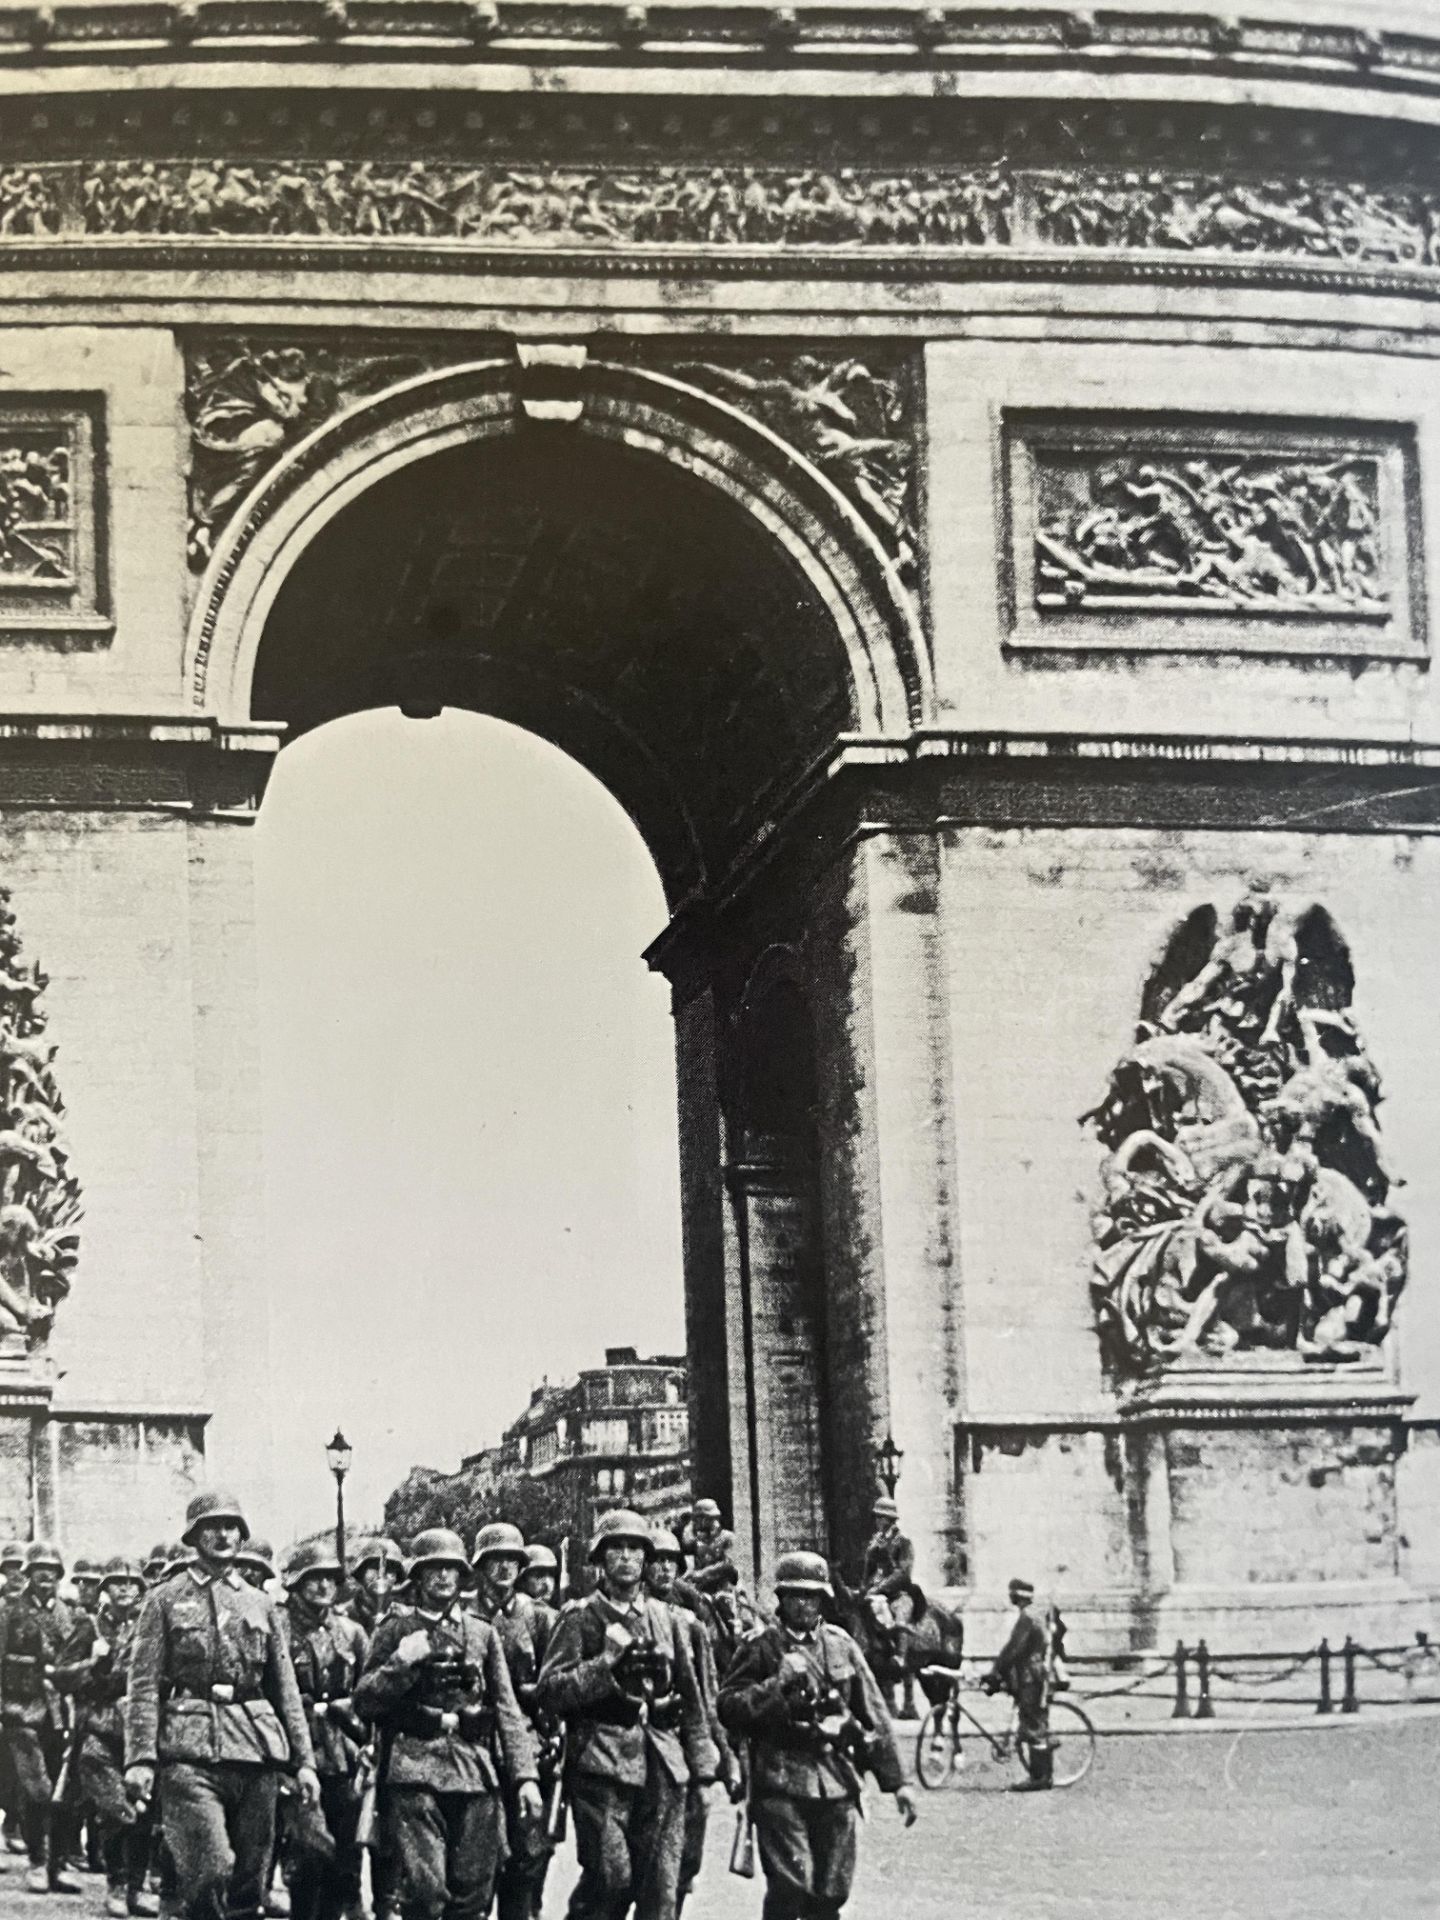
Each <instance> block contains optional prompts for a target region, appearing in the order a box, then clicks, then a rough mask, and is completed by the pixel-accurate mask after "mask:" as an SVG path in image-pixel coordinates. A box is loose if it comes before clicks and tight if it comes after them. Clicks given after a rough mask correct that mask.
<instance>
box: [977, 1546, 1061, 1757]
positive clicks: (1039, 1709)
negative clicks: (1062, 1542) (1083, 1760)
mask: <svg viewBox="0 0 1440 1920" xmlns="http://www.w3.org/2000/svg"><path fill="white" fill-rule="evenodd" d="M1034 1602H1035V1588H1034V1586H1033V1584H1032V1583H1031V1582H1030V1581H1029V1580H1012V1581H1011V1582H1010V1604H1011V1606H1012V1607H1015V1608H1016V1609H1017V1613H1016V1618H1015V1624H1014V1626H1013V1627H1012V1628H1011V1629H1010V1638H1009V1639H1008V1640H1007V1641H1006V1642H1005V1644H1004V1646H1003V1647H1002V1648H1001V1649H1000V1651H999V1653H998V1654H997V1655H996V1657H995V1664H994V1665H993V1666H992V1667H991V1669H990V1671H989V1673H987V1674H986V1675H985V1677H984V1679H983V1680H982V1681H981V1682H980V1684H981V1686H982V1687H983V1688H984V1689H985V1691H986V1693H1000V1692H1002V1691H1003V1692H1005V1693H1008V1694H1010V1695H1011V1696H1012V1698H1013V1699H1014V1701H1015V1705H1016V1707H1017V1709H1018V1710H1019V1719H1020V1725H1019V1729H1018V1733H1019V1739H1020V1742H1021V1744H1022V1745H1023V1747H1024V1749H1025V1751H1026V1753H1027V1754H1028V1756H1029V1767H1030V1778H1029V1779H1028V1780H1026V1781H1024V1782H1022V1783H1021V1785H1020V1786H1019V1787H1017V1788H1016V1792H1018V1793H1024V1792H1027V1791H1028V1792H1043V1791H1044V1790H1045V1789H1047V1788H1049V1787H1053V1786H1054V1784H1055V1750H1054V1747H1053V1745H1052V1743H1051V1739H1050V1695H1051V1693H1052V1692H1053V1691H1054V1687H1055V1671H1054V1669H1055V1662H1056V1660H1057V1659H1058V1658H1059V1657H1060V1655H1061V1653H1062V1650H1063V1642H1064V1637H1065V1627H1064V1623H1063V1622H1062V1620H1061V1618H1060V1615H1059V1613H1058V1612H1057V1611H1056V1609H1055V1607H1054V1606H1053V1605H1052V1604H1051V1603H1050V1602H1049V1601H1045V1602H1044V1603H1042V1605H1041V1606H1039V1607H1038V1608H1037V1607H1035V1604H1034Z"/></svg>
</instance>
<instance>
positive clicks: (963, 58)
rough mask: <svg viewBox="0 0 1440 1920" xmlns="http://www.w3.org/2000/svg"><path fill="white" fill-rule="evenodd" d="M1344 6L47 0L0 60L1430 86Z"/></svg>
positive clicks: (1395, 40)
mask: <svg viewBox="0 0 1440 1920" xmlns="http://www.w3.org/2000/svg"><path fill="white" fill-rule="evenodd" d="M1323 11H1324V9H1317V12H1321V13H1323ZM1354 12H1355V15H1356V19H1355V21H1354V23H1353V24H1350V23H1345V22H1342V21H1335V20H1334V19H1333V18H1332V19H1331V20H1328V21H1327V20H1325V19H1324V18H1316V19H1313V20H1310V21H1307V20H1305V19H1304V18H1303V17H1297V12H1296V10H1295V9H1294V8H1292V7H1286V8H1285V9H1284V10H1283V11H1282V12H1279V13H1278V14H1271V15H1267V14H1265V13H1263V12H1262V13H1256V14H1249V13H1246V14H1228V13H1224V12H1214V11H1210V10H1204V9H1195V8H1191V7H1187V6H1185V5H1183V4H1179V5H1177V4H1171V5H1169V6H1166V7H1163V8H1161V7H1155V8H1148V7H1145V8H1141V7H1125V8H1120V7H1114V8H1100V9H1095V10H1091V9H1090V8H1088V7H1064V6H1055V7H1046V6H1039V7H1036V6H1024V5H1016V4H1011V5H1005V4H991V5H988V6H984V7H970V6H963V7H962V6H956V7H948V6H937V5H933V4H914V5H891V6H887V5H876V4H853V5H845V4H833V3H832V4H800V5H796V6H790V5H783V4H781V5H773V4H743V3H742V4H735V3H734V0H732V3H731V4H723V3H721V4H684V3H683V0H658V4H651V5H646V4H637V3H635V0H613V3H610V4H596V3H595V0H568V3H567V0H560V4H545V3H544V0H164V3H163V4H162V3H156V0H136V3H134V4H129V5H124V6H115V5H111V4H107V3H106V0H91V3H89V4H87V3H86V0H72V4H68V5H67V4H61V5H51V4H48V0H40V3H39V4H36V5H32V6H11V7H8V8H6V9H5V11H4V13H3V14H0V59H9V60H14V61H18V62H24V63H29V64H35V65H38V64H42V63H43V64H44V65H45V66H47V67H49V66H64V65H66V64H68V63H70V62H73V61H76V60H81V59H91V60H93V59H96V58H102V59H103V58H106V57H123V58H125V59H127V60H130V61H136V60H146V59H156V58H159V59H163V60H169V61H174V60H177V59H180V60H183V61H185V62H188V63H197V64H198V63H208V62H211V61H221V60H227V59H229V60H233V59H234V58H235V57H236V56H237V55H244V54H249V55H251V56H252V57H253V56H255V55H257V54H262V55H266V56H270V57H275V56H283V55H286V54H293V53H296V52H305V53H308V54H309V55H311V56H312V57H313V56H314V55H315V54H316V53H317V52H320V53H325V54H328V55H329V57H330V58H331V59H332V60H335V61H337V62H338V61H339V60H342V59H343V60H344V62H345V63H346V65H347V66H352V65H355V64H359V63H363V62H365V61H367V60H371V61H373V60H377V59H383V60H392V61H393V60H395V59H396V58H399V57H405V56H409V57H411V58H414V57H416V56H422V57H426V58H430V59H435V60H450V61H461V62H467V63H469V62H474V61H477V60H479V61H493V60H505V61H515V60H532V61H533V60H565V61H570V62H593V63H597V64H612V65H613V64H616V63H623V64H624V65H626V66H630V67H638V68H644V67H646V66H649V65H664V66H674V65H676V64H681V65H702V66H703V65H705V64H712V63H723V64H726V65H734V64H736V63H737V62H738V63H745V64H753V65H756V66H760V67H780V68H782V69H783V68H785V67H790V66H796V65H801V66H803V65H807V64H821V65H830V66H834V65H840V66H854V65H865V66H874V65H877V64H878V65H881V66H890V65H895V64H897V63H898V64H909V65H914V64H919V65H921V66H923V67H926V68H929V67H934V68H937V69H940V70H942V71H944V70H956V69H959V70H962V71H963V70H965V69H967V68H971V67H973V66H975V65H977V64H979V65H985V64H992V63H995V62H1003V63H1004V64H1006V65H1007V66H1010V67H1014V66H1016V65H1020V64H1028V65H1032V66H1037V67H1042V68H1043V67H1052V66H1055V65H1056V64H1061V65H1063V66H1064V67H1066V68H1068V69H1072V70H1075V71H1076V72H1080V73H1086V72H1090V73H1099V74H1105V73H1108V72H1111V71H1113V70H1114V69H1115V68H1116V67H1117V66H1123V67H1125V68H1127V69H1137V68H1138V69H1142V70H1143V69H1146V68H1151V69H1154V70H1157V71H1159V72H1161V73H1164V74H1166V75H1171V74H1174V73H1176V72H1177V70H1178V71H1181V72H1183V71H1184V70H1186V69H1187V68H1196V67H1198V68H1201V69H1202V70H1203V69H1207V68H1208V69H1215V70H1218V71H1220V72H1223V73H1225V74H1227V75H1233V76H1234V77H1235V78H1236V79H1237V80H1240V81H1252V82H1253V81H1254V80H1256V79H1259V78H1265V77H1271V76H1283V77H1303V78H1306V79H1310V80H1314V81H1318V82H1321V83H1323V84H1328V85H1335V84H1336V83H1341V84H1343V83H1345V82H1351V83H1353V82H1354V81H1355V80H1357V79H1359V80H1363V81H1365V82H1366V83H1367V84H1371V85H1374V84H1384V85H1391V86H1395V85H1406V84H1408V85H1411V86H1425V85H1434V84H1436V83H1440V36H1435V35H1429V34H1423V33H1416V32H1414V31H1411V30H1408V29H1407V28H1405V27H1402V26H1401V25H1399V24H1398V22H1399V20H1401V19H1403V18H1404V17H1405V16H1403V15H1397V25H1396V27H1395V28H1394V29H1393V30H1389V29H1387V27H1386V22H1385V12H1384V9H1382V8H1380V7H1361V6H1359V5H1357V6H1356V7H1355V9H1354ZM1409 17H1410V18H1412V19H1413V12H1411V13H1410V15H1409Z"/></svg>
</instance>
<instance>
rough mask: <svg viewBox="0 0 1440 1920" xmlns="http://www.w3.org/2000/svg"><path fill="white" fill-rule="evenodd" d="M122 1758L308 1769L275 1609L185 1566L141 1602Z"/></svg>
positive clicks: (237, 1583)
mask: <svg viewBox="0 0 1440 1920" xmlns="http://www.w3.org/2000/svg"><path fill="white" fill-rule="evenodd" d="M125 1759H126V1764H127V1765H128V1766H132V1767H133V1766H139V1765H142V1764H147V1763H153V1762H154V1761H156V1760H159V1761H161V1762H164V1761H167V1760H169V1761H173V1760H183V1761H187V1762H190V1763H193V1764H197V1765H200V1766H212V1765H215V1764H216V1763H218V1762H224V1763H226V1764H227V1765H230V1764H233V1765H237V1766H252V1767H255V1766H269V1767H310V1766H313V1765H314V1764H315V1757H314V1753H313V1751H312V1749H311V1745H310V1728H309V1724H308V1716H307V1715H306V1712H305V1708H304V1705H303V1704H302V1702H301V1699H300V1693H299V1689H298V1688H297V1687H296V1685H295V1669H294V1668H293V1667H292V1666H291V1664H290V1654H289V1652H288V1650H287V1648H286V1645H285V1636H284V1630H283V1628H282V1627H281V1625H280V1620H279V1616H278V1614H277V1612H276V1609H275V1606H274V1604H273V1603H272V1602H271V1601H270V1600H269V1599H267V1598H266V1596H265V1595H264V1594H263V1593H257V1592H256V1591H255V1589H254V1588H253V1587H248V1586H246V1584H245V1582H244V1581H243V1580H242V1579H241V1578H240V1576H239V1574H238V1573H235V1572H233V1571H232V1572H230V1573H227V1574H223V1575H220V1576H218V1577H216V1578H212V1577H210V1576H209V1575H208V1574H203V1573H200V1572H198V1571H197V1570H196V1569H194V1568H189V1567H187V1568H186V1569H185V1570H184V1572H182V1573H177V1574H176V1575H175V1577H174V1579H173V1580H167V1581H166V1582H165V1583H164V1585H163V1586H159V1587H154V1588H152V1589H151V1591H150V1592H149V1593H148V1594H147V1595H146V1597H145V1602H144V1604H143V1605H142V1607H141V1609H140V1618H139V1621H138V1622H137V1624H136V1628H135V1640H134V1644H133V1646H132V1648H131V1653H130V1685H129V1689H128V1691H127V1693H126V1696H125Z"/></svg>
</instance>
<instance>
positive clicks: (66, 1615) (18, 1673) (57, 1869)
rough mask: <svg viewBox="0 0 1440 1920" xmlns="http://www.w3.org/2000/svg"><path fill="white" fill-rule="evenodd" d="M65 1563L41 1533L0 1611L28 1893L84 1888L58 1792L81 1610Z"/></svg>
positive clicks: (1, 1689)
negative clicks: (61, 1685)
mask: <svg viewBox="0 0 1440 1920" xmlns="http://www.w3.org/2000/svg"><path fill="white" fill-rule="evenodd" d="M64 1572H65V1563H64V1561H63V1560H62V1559H61V1558H60V1555H59V1554H58V1553H57V1552H56V1551H55V1549H54V1547H52V1546H50V1545H48V1544H47V1543H46V1542H45V1541H43V1540H37V1541H36V1542H35V1543H34V1545H33V1546H31V1547H29V1548H28V1549H27V1550H26V1554H25V1584H24V1586H23V1587H22V1588H21V1590H20V1592H19V1593H18V1594H16V1595H15V1596H14V1597H13V1598H11V1599H9V1600H7V1601H6V1603H5V1611H4V1614H3V1616H0V1710H3V1720H4V1725H5V1729H6V1733H7V1735H8V1739H9V1745H10V1753H11V1757H12V1759H13V1761H14V1765H15V1777H16V1783H17V1786H18V1789H19V1792H18V1803H19V1813H20V1820H21V1827H22V1831H23V1832H24V1835H25V1845H26V1851H27V1852H28V1854H29V1856H30V1871H29V1872H28V1873H27V1874H26V1876H25V1887H26V1891H27V1892H29V1893H79V1892H81V1891H82V1889H81V1885H80V1882H79V1881H78V1880H77V1879H76V1878H75V1876H74V1874H73V1873H71V1872H70V1870H69V1868H68V1866H67V1865H66V1860H67V1857H68V1849H69V1845H70V1842H71V1839H72V1837H73V1836H72V1834H71V1832H70V1827H71V1822H70V1820H69V1818H68V1813H67V1811H66V1810H62V1809H61V1808H59V1807H55V1808H53V1809H52V1807H51V1794H52V1791H53V1789H54V1785H55V1781H56V1777H57V1776H58V1774H59V1772H60V1768H61V1765H62V1763H63V1761H64V1757H65V1746H66V1732H67V1729H66V1721H65V1708H64V1704H63V1702H62V1700H61V1697H60V1694H59V1691H58V1690H57V1687H56V1684H55V1681H56V1673H57V1670H58V1668H59V1666H60V1658H61V1651H62V1649H63V1648H64V1647H65V1646H66V1645H67V1644H68V1642H69V1640H70V1638H71V1636H72V1634H73V1633H74V1631H75V1622H76V1617H77V1616H76V1613H75V1610H74V1609H73V1608H72V1607H69V1606H67V1605H66V1603H65V1602H64V1601H63V1600H60V1599H57V1598H56V1588H57V1587H58V1586H59V1584H60V1579H61V1576H62V1575H63V1574H64Z"/></svg>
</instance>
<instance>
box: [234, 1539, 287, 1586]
mask: <svg viewBox="0 0 1440 1920" xmlns="http://www.w3.org/2000/svg"><path fill="white" fill-rule="evenodd" d="M235 1571H236V1572H237V1573H238V1574H239V1576H240V1578H241V1579H242V1580H243V1581H244V1582H245V1584H246V1586H247V1587H253V1588H254V1589H255V1591H256V1593H269V1592H271V1591H272V1590H273V1589H274V1588H275V1587H276V1586H278V1585H279V1575H278V1574H277V1573H276V1571H275V1549H274V1548H273V1547H272V1546H271V1544H270V1542H269V1541H268V1540H247V1541H245V1542H244V1544H243V1545H242V1546H241V1548H240V1551H239V1552H238V1553H237V1554H236V1556H235Z"/></svg>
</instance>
